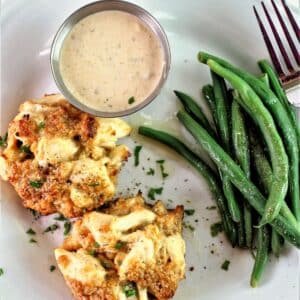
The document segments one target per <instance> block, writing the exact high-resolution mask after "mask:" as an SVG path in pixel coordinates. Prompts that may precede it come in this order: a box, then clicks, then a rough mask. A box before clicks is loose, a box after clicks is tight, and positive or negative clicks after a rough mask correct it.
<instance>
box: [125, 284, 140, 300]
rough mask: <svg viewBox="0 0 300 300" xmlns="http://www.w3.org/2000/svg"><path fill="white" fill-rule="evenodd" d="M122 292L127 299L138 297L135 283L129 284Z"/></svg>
mask: <svg viewBox="0 0 300 300" xmlns="http://www.w3.org/2000/svg"><path fill="white" fill-rule="evenodd" d="M122 291H123V293H124V294H125V296H126V297H127V298H128V297H132V296H136V295H137V291H136V287H135V286H134V284H133V283H127V284H126V285H124V286H123V289H122Z"/></svg>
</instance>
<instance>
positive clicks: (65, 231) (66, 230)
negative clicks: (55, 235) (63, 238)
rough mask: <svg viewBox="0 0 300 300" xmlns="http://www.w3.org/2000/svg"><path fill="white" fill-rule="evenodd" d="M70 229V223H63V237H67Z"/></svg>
mask: <svg viewBox="0 0 300 300" xmlns="http://www.w3.org/2000/svg"><path fill="white" fill-rule="evenodd" d="M71 228H72V223H71V222H70V221H66V222H65V223H64V235H67V234H68V233H69V232H70V230H71Z"/></svg>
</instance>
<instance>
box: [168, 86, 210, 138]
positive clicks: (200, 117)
mask: <svg viewBox="0 0 300 300" xmlns="http://www.w3.org/2000/svg"><path fill="white" fill-rule="evenodd" d="M174 93H175V95H176V96H177V97H178V99H179V100H180V102H181V103H182V105H183V107H184V109H185V110H186V112H187V113H189V114H190V115H191V116H192V117H193V118H195V120H196V121H197V122H199V123H200V124H201V125H202V126H203V127H204V128H205V129H206V130H207V131H208V132H209V134H210V135H211V136H214V137H215V136H216V132H215V131H214V130H213V128H212V127H211V125H210V123H209V121H208V120H207V118H206V116H205V114H204V113H203V111H202V109H201V107H200V106H199V105H198V104H197V102H196V101H195V100H194V99H193V98H192V97H190V96H189V95H187V94H185V93H183V92H180V91H174Z"/></svg>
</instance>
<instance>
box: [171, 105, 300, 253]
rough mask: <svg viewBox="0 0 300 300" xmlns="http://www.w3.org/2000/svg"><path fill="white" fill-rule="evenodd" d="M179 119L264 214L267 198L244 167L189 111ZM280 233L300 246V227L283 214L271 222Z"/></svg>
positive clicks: (244, 194) (250, 201) (247, 198)
mask: <svg viewBox="0 0 300 300" xmlns="http://www.w3.org/2000/svg"><path fill="white" fill-rule="evenodd" d="M177 117H178V119H179V120H180V121H181V122H182V123H183V125H184V126H185V127H186V128H187V130H188V131H189V132H190V133H191V134H192V135H193V136H194V138H195V139H196V141H197V142H198V143H199V144H201V145H202V147H203V148H204V149H205V150H206V151H207V152H208V154H209V155H210V157H211V159H212V160H213V161H214V162H215V164H216V165H217V166H218V167H219V168H220V169H221V170H222V171H223V172H224V173H226V174H227V175H228V176H229V177H230V180H231V182H232V183H233V184H234V185H235V186H236V188H237V189H238V190H239V191H240V192H241V193H242V194H243V196H244V198H245V199H246V200H247V201H248V203H249V204H250V205H251V206H252V207H253V208H254V209H255V210H256V211H257V212H258V213H259V214H260V215H263V214H264V206H265V205H264V204H265V202H266V199H265V198H264V196H263V195H262V194H261V193H260V191H259V190H258V189H257V187H256V186H255V185H254V184H253V183H252V182H251V181H249V180H248V178H247V177H246V175H245V173H244V172H243V171H242V169H241V168H240V167H239V166H238V165H237V164H236V163H235V162H234V161H233V160H232V158H231V157H230V156H229V155H228V154H227V153H226V152H225V151H224V150H223V149H222V148H221V146H220V145H218V143H217V142H216V141H215V140H214V139H213V138H212V137H211V136H210V135H209V134H208V133H207V131H206V130H205V129H204V128H203V127H201V126H200V125H199V124H197V122H195V121H194V120H193V118H191V117H190V116H189V115H188V114H187V113H185V112H183V111H180V112H179V113H178V114H177ZM270 224H271V225H272V226H273V227H274V228H275V229H276V230H277V232H278V233H279V234H281V235H282V236H283V237H284V238H285V239H286V240H287V241H289V242H290V243H291V244H293V245H295V246H296V247H298V248H300V229H299V227H298V226H295V225H294V223H293V222H291V221H290V220H289V219H286V218H285V217H283V216H282V215H281V214H279V215H277V217H276V218H275V219H274V220H273V221H272V222H271V223H270Z"/></svg>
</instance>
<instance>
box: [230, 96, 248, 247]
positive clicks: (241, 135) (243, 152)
mask: <svg viewBox="0 0 300 300" xmlns="http://www.w3.org/2000/svg"><path fill="white" fill-rule="evenodd" d="M236 97H238V95H237V94H236V93H233V102H232V105H231V122H232V141H233V143H232V144H233V149H234V154H235V158H236V159H237V161H238V163H239V164H240V166H241V168H242V170H243V171H244V172H245V174H246V176H247V178H248V179H250V153H249V152H250V151H249V142H248V133H247V130H246V124H245V119H244V115H243V112H242V108H241V107H240V105H239V104H238V102H237V101H236V99H235V98H236ZM243 217H244V220H243V221H244V228H245V239H246V246H247V247H248V248H251V245H252V216H251V208H250V207H249V205H248V203H247V202H246V201H243Z"/></svg>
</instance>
